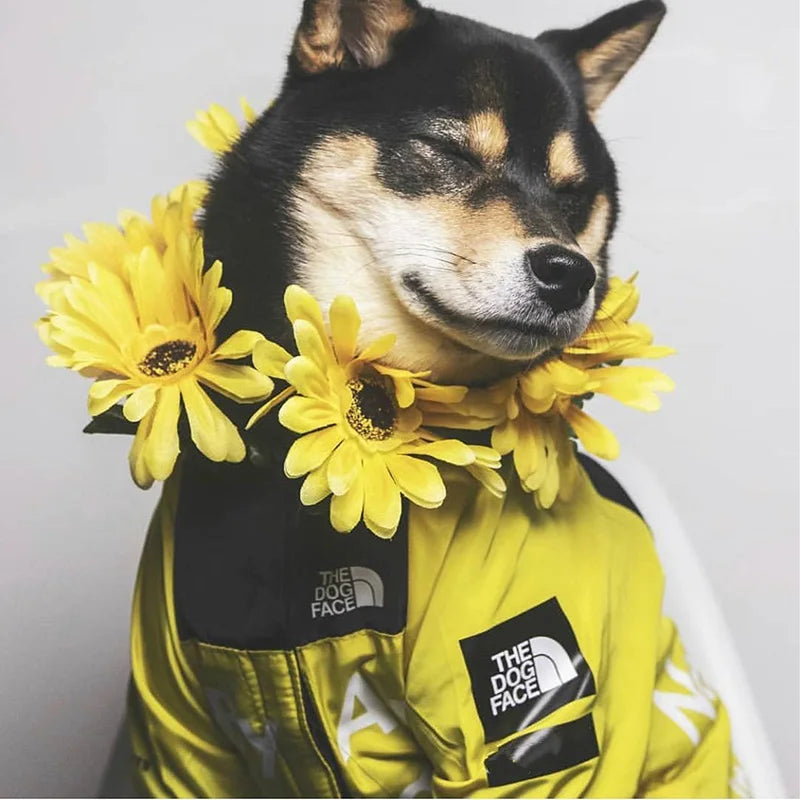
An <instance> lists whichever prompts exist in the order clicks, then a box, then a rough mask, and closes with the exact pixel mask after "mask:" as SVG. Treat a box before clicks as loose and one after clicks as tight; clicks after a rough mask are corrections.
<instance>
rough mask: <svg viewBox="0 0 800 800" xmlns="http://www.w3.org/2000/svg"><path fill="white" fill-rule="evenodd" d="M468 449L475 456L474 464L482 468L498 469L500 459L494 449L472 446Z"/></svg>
mask: <svg viewBox="0 0 800 800" xmlns="http://www.w3.org/2000/svg"><path fill="white" fill-rule="evenodd" d="M469 449H470V450H472V452H473V453H474V454H475V463H476V464H480V465H481V466H482V467H489V468H490V469H498V468H499V467H500V464H501V463H502V458H501V455H500V453H498V452H497V450H495V448H494V447H485V446H484V445H481V444H472V445H470V448H469Z"/></svg>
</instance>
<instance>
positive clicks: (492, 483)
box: [467, 464, 506, 498]
mask: <svg viewBox="0 0 800 800" xmlns="http://www.w3.org/2000/svg"><path fill="white" fill-rule="evenodd" d="M467 472H469V473H470V475H472V477H473V478H475V480H477V481H478V482H479V483H480V484H481V485H482V486H483V487H484V488H486V489H487V490H488V491H489V493H490V494H492V495H494V497H498V498H502V497H503V496H504V495H505V493H506V482H505V481H504V480H503V478H502V476H501V475H500V474H499V473H498V472H497V471H496V470H493V469H487V468H486V467H481V466H478V465H477V464H473V465H471V466H469V467H467Z"/></svg>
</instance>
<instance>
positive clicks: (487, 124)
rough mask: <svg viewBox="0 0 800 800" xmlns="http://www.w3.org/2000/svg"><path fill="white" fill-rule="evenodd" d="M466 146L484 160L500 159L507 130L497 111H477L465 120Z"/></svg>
mask: <svg viewBox="0 0 800 800" xmlns="http://www.w3.org/2000/svg"><path fill="white" fill-rule="evenodd" d="M467 147H469V149H470V150H471V151H472V152H473V153H475V155H477V156H478V157H479V158H481V159H482V160H484V161H488V162H492V161H500V160H501V159H502V158H503V156H504V155H505V153H506V148H507V147H508V130H507V129H506V124H505V122H504V121H503V118H502V117H501V116H500V114H499V113H498V112H497V111H479V112H478V113H476V114H473V115H472V116H471V117H470V118H469V120H468V121H467Z"/></svg>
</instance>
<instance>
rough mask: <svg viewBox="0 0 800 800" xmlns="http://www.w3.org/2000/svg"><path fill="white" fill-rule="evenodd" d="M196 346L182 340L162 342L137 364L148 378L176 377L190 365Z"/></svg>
mask: <svg viewBox="0 0 800 800" xmlns="http://www.w3.org/2000/svg"><path fill="white" fill-rule="evenodd" d="M196 353H197V345H196V344H194V343H193V342H187V341H184V340H183V339H175V340H174V341H172V342H164V344H159V345H157V346H156V347H154V348H153V349H152V350H151V351H150V352H149V353H148V354H147V355H146V356H145V357H144V358H143V359H142V360H141V361H140V362H139V364H138V366H139V369H140V370H141V371H142V372H143V373H144V374H145V375H147V376H148V377H149V378H166V377H168V376H170V375H176V374H177V373H178V372H180V371H181V370H183V369H186V367H188V366H189V364H191V363H192V360H193V359H194V357H195V355H196Z"/></svg>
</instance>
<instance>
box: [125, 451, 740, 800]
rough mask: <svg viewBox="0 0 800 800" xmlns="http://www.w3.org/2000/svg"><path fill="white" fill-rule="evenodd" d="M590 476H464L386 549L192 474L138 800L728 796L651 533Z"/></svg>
mask: <svg viewBox="0 0 800 800" xmlns="http://www.w3.org/2000/svg"><path fill="white" fill-rule="evenodd" d="M584 464H585V466H586V468H587V470H588V471H587V472H583V473H582V475H581V479H580V485H579V489H578V490H577V493H576V497H575V499H574V500H573V501H571V502H570V503H569V504H565V503H560V504H557V505H556V506H555V507H554V508H553V509H551V510H550V511H537V510H536V509H535V508H534V505H533V503H532V501H531V498H530V496H529V495H525V494H523V493H522V492H521V491H519V490H518V489H515V488H514V487H515V486H516V485H517V482H515V481H509V486H510V487H511V488H510V489H509V494H508V496H507V497H506V498H505V499H504V500H498V499H496V498H494V497H492V496H491V495H490V494H488V493H487V492H485V491H482V490H481V489H480V488H479V487H478V485H477V484H476V483H475V482H474V481H473V480H472V479H471V478H470V477H469V476H468V475H465V474H464V473H463V471H462V472H456V471H453V472H452V473H451V474H450V473H448V475H447V485H448V495H447V500H446V502H445V504H444V506H443V507H442V508H440V509H438V510H435V511H430V510H421V509H418V508H416V507H411V508H410V509H407V517H406V518H407V520H408V522H407V525H406V526H405V527H404V528H402V529H401V531H400V532H398V534H397V536H396V537H395V539H394V540H392V541H391V542H384V541H381V540H379V539H377V538H376V537H374V536H372V535H371V534H369V533H367V532H366V531H363V530H357V531H355V532H354V533H352V534H350V535H348V536H340V535H338V534H336V533H334V532H333V531H332V530H331V529H330V527H329V525H328V522H327V518H326V516H325V514H324V513H323V514H322V515H319V514H314V513H310V512H309V511H308V510H300V509H299V508H298V507H297V505H296V503H295V499H294V489H293V487H291V486H289V485H287V484H286V483H285V482H282V481H277V482H273V483H272V484H268V483H267V482H266V481H265V479H264V477H263V475H259V474H258V473H256V471H254V470H249V471H248V470H246V469H244V468H243V469H242V470H241V471H240V472H239V473H236V474H235V475H234V477H233V478H231V479H224V478H221V477H220V476H211V475H207V474H203V472H202V471H200V470H199V468H198V467H192V466H191V465H188V464H187V465H184V470H183V474H182V476H180V477H178V476H176V477H175V478H173V479H172V480H171V481H170V482H169V483H168V485H167V486H166V488H165V491H164V494H163V497H162V500H161V503H160V505H159V508H158V510H157V512H156V514H155V517H154V520H153V523H152V526H151V530H150V533H149V536H148V540H147V544H146V546H145V550H144V554H143V557H142V563H141V567H140V573H139V578H138V582H137V588H136V595H135V601H134V610H133V630H132V659H133V681H132V687H131V696H130V713H129V720H130V728H131V734H132V739H133V746H134V752H135V755H136V764H137V770H136V771H137V775H138V779H139V781H140V783H141V784H142V788H143V790H144V791H145V792H146V793H148V794H150V795H153V796H159V797H189V796H199V797H213V796H218V797H253V796H290V795H299V796H323V797H343V796H356V797H358V796H366V797H415V796H431V795H433V796H436V797H467V796H469V797H553V796H559V797H561V796H563V797H577V796H590V797H634V796H640V797H701V796H703V797H720V796H730V791H731V790H730V789H729V778H730V776H731V774H732V771H733V767H734V760H733V757H732V755H731V749H730V741H729V740H730V731H729V724H728V719H727V716H726V713H725V709H724V707H723V706H722V705H721V704H720V702H719V700H718V699H717V698H716V697H715V695H714V694H713V692H712V691H711V690H710V689H709V688H708V687H706V686H705V685H704V684H703V683H702V682H701V681H700V680H699V678H698V677H697V676H696V675H695V674H693V673H692V672H691V670H690V668H689V667H688V665H687V663H686V660H685V656H684V652H683V649H682V647H681V644H680V641H679V638H678V636H677V634H676V631H675V628H674V626H673V625H672V624H671V623H670V622H669V621H667V620H665V619H663V618H662V615H661V599H662V585H663V577H662V573H661V569H660V567H659V564H658V560H657V557H656V554H655V551H654V547H653V543H652V539H651V535H650V532H649V530H648V528H647V527H646V525H645V524H644V522H643V521H642V519H641V518H640V517H639V516H638V515H637V513H635V509H634V507H633V506H632V504H631V503H630V501H629V500H628V498H627V496H626V495H625V494H624V492H622V491H621V490H620V488H619V487H618V485H616V484H615V483H614V482H613V479H611V478H610V476H608V474H607V473H604V472H603V471H602V470H601V469H600V468H599V467H597V465H595V464H594V463H593V462H589V461H588V460H587V461H585V462H584ZM590 475H591V478H590V477H589V476H590ZM603 495H605V496H603Z"/></svg>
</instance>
